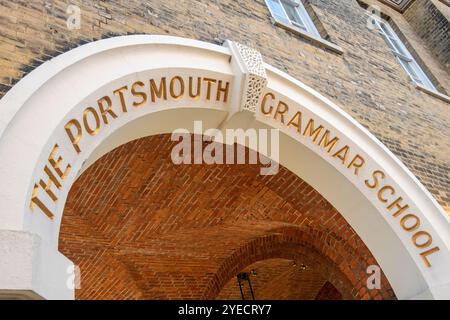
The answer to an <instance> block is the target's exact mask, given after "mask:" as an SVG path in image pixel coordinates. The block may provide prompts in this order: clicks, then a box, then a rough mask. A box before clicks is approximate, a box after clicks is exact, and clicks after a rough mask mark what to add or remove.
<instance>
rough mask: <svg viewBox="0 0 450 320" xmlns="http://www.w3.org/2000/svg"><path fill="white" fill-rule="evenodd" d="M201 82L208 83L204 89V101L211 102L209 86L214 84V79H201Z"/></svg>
mask: <svg viewBox="0 0 450 320" xmlns="http://www.w3.org/2000/svg"><path fill="white" fill-rule="evenodd" d="M203 81H206V82H207V83H208V86H207V89H206V100H211V85H212V84H213V83H216V81H217V80H216V79H211V78H203Z"/></svg>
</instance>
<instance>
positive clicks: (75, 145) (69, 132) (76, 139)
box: [64, 119, 81, 153]
mask: <svg viewBox="0 0 450 320" xmlns="http://www.w3.org/2000/svg"><path fill="white" fill-rule="evenodd" d="M71 126H75V128H76V129H77V135H76V137H75V136H74V134H73V133H72V130H71V129H70V127H71ZM64 129H66V133H67V135H68V136H69V139H70V142H72V146H73V148H74V149H75V151H76V152H77V153H80V152H81V149H80V147H79V146H78V142H80V139H81V125H80V123H79V122H78V120H76V119H72V120H70V121H69V122H67V123H66V125H65V126H64Z"/></svg>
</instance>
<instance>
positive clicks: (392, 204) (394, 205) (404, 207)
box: [387, 192, 409, 217]
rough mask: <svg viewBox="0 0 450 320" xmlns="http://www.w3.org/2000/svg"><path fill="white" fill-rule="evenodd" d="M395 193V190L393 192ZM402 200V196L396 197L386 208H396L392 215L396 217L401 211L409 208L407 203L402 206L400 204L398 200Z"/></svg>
mask: <svg viewBox="0 0 450 320" xmlns="http://www.w3.org/2000/svg"><path fill="white" fill-rule="evenodd" d="M394 193H395V192H394ZM401 201H403V198H402V197H398V198H397V199H396V200H395V201H394V202H392V203H391V204H390V205H389V206H388V207H387V208H388V210H389V211H390V210H391V209H392V208H394V207H395V208H397V209H398V210H397V211H396V212H395V213H394V214H393V216H394V217H398V216H399V215H400V214H402V212H404V211H405V210H407V209H408V208H409V205H407V204H406V205H404V206H403V207H402V206H401V205H400V202H401Z"/></svg>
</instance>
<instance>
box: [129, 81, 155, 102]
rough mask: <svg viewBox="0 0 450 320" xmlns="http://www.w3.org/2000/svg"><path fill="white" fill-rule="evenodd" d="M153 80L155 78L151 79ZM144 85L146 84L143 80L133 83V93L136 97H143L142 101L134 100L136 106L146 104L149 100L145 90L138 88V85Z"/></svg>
mask: <svg viewBox="0 0 450 320" xmlns="http://www.w3.org/2000/svg"><path fill="white" fill-rule="evenodd" d="M151 81H153V80H151ZM144 86H145V84H144V83H143V82H141V81H136V82H135V83H133V84H132V85H131V94H132V95H133V96H134V97H140V98H141V101H139V102H138V101H133V106H134V107H140V106H142V105H144V104H145V103H146V102H147V94H146V93H145V92H143V91H138V88H137V87H141V88H142V87H144ZM152 94H153V91H152ZM153 102H154V101H153Z"/></svg>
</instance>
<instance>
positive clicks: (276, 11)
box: [267, 0, 289, 23]
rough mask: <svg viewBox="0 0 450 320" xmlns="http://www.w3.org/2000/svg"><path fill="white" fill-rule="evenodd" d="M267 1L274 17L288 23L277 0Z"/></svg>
mask: <svg viewBox="0 0 450 320" xmlns="http://www.w3.org/2000/svg"><path fill="white" fill-rule="evenodd" d="M267 3H268V4H269V7H270V10H271V12H272V14H273V16H274V18H277V19H280V20H282V21H284V22H285V23H289V20H288V18H287V17H286V14H285V13H284V10H283V7H282V6H281V4H280V1H279V0H268V1H267Z"/></svg>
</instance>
